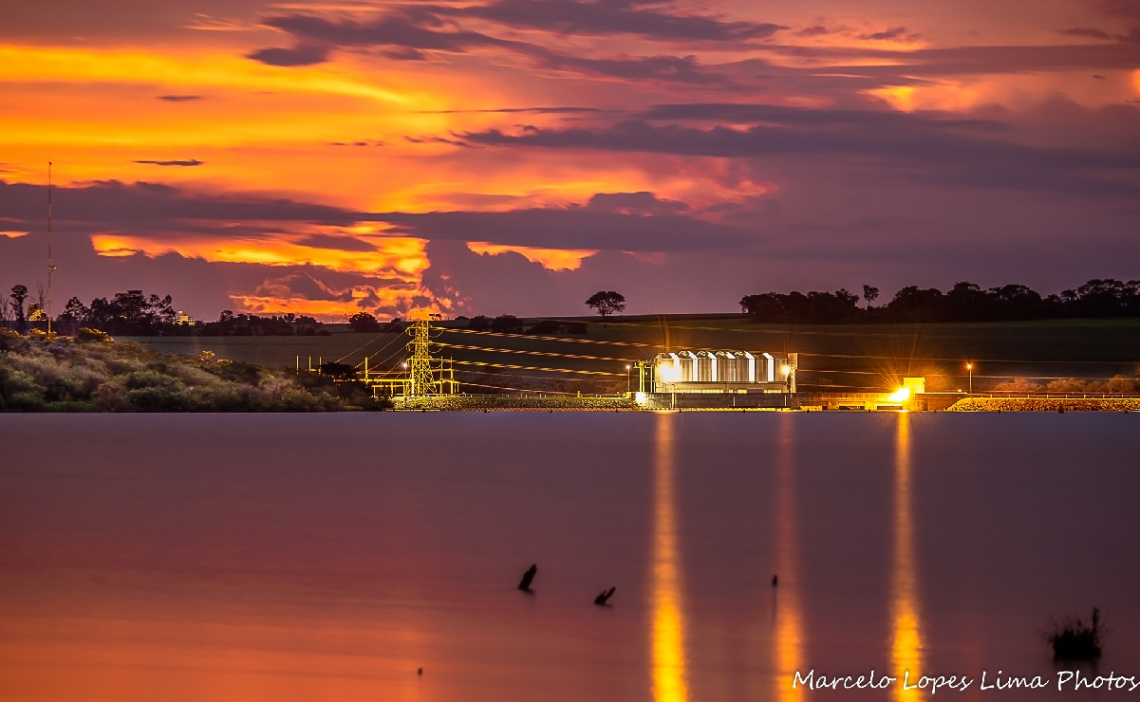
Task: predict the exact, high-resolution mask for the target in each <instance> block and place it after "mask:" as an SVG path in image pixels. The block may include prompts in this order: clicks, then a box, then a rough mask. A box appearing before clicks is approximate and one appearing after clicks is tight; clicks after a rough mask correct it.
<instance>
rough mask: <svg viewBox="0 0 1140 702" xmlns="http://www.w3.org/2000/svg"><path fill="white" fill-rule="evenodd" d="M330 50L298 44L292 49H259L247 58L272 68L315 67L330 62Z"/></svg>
mask: <svg viewBox="0 0 1140 702" xmlns="http://www.w3.org/2000/svg"><path fill="white" fill-rule="evenodd" d="M328 56H329V49H328V47H326V46H318V45H316V44H298V45H297V46H294V47H293V48H291V49H280V48H273V49H259V50H257V51H254V52H252V53H248V54H246V55H245V57H246V58H249V59H253V60H254V61H260V62H261V63H264V64H267V65H270V66H282V67H288V68H292V67H296V66H313V65H315V64H318V63H324V62H325V61H328Z"/></svg>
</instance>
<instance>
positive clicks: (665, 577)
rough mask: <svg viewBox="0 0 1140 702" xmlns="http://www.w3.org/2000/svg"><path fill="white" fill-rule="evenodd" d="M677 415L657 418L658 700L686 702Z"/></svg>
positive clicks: (655, 631) (655, 678) (654, 581)
mask: <svg viewBox="0 0 1140 702" xmlns="http://www.w3.org/2000/svg"><path fill="white" fill-rule="evenodd" d="M675 417H676V415H674V414H671V413H670V414H666V413H664V412H661V413H658V414H657V430H656V432H657V435H656V441H655V446H654V449H655V462H654V484H655V490H654V501H655V509H654V518H653V574H652V578H651V582H652V585H651V587H652V588H653V630H652V631H651V632H650V640H651V647H652V652H651V653H652V663H651V665H652V669H651V671H650V673H651V677H652V680H653V699H654V700H655V701H656V702H684V701H685V700H688V698H689V691H688V682H687V680H686V674H685V617H684V610H683V609H682V603H681V585H682V583H681V575H680V571H681V566H680V558H679V556H678V553H677V514H676V499H675V495H674V490H673V488H674V482H675V472H676V471H675V467H674V454H673V451H674V447H673V429H674V427H673V424H674V422H676V419H675Z"/></svg>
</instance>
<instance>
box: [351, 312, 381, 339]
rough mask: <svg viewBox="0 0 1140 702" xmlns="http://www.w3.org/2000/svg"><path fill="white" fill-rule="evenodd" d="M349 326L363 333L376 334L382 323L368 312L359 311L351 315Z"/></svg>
mask: <svg viewBox="0 0 1140 702" xmlns="http://www.w3.org/2000/svg"><path fill="white" fill-rule="evenodd" d="M348 326H349V328H350V329H352V331H354V332H358V333H361V334H375V333H377V332H379V331H380V323H379V322H377V321H376V318H375V317H373V316H372V315H370V314H368V313H367V312H357V313H356V314H354V315H352V316H351V317H349V318H348Z"/></svg>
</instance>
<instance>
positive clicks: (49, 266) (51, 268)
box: [47, 161, 55, 337]
mask: <svg viewBox="0 0 1140 702" xmlns="http://www.w3.org/2000/svg"><path fill="white" fill-rule="evenodd" d="M47 234H48V236H47V239H48V241H47V245H48V251H47V254H48V257H47V333H48V336H49V337H50V336H51V274H52V271H54V270H55V265H54V264H53V263H52V260H51V161H48V232H47Z"/></svg>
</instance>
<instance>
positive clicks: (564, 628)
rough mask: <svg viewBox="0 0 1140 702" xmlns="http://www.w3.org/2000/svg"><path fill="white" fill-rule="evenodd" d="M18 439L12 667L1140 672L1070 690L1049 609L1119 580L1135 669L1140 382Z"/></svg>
mask: <svg viewBox="0 0 1140 702" xmlns="http://www.w3.org/2000/svg"><path fill="white" fill-rule="evenodd" d="M0 450H2V453H0V700H122V701H132V702H133V701H136V700H137V701H140V702H141V701H143V700H147V701H149V700H167V701H180V700H187V701H189V700H195V701H196V700H202V701H211V702H230V701H233V702H237V701H243V702H244V701H247V700H272V701H275V702H276V701H282V702H288V701H292V700H329V701H334V700H335V701H338V702H339V701H341V700H420V701H424V702H429V701H437V700H438V701H450V700H464V701H465V700H474V701H477V702H478V701H482V700H488V701H490V700H495V701H502V700H508V701H509V700H622V701H625V700H631V701H638V700H662V701H666V700H667V701H670V702H673V701H680V700H692V701H694V702H698V701H703V700H783V699H826V698H836V699H853V700H855V699H929V698H930V696H929V694H923V692H922V691H920V690H909V691H908V690H903V689H902V684H901V681H899V682H895V683H893V684H891V685H890V686H889V687H888V688H887V689H885V690H876V691H869V690H868V691H863V692H853V691H846V692H845V691H842V690H840V691H836V692H831V691H817V692H814V693H808V694H805V693H804V692H803V690H802V689H796V690H793V689H792V687H791V682H792V679H793V676H794V673H795V672H796V671H800V672H802V673H803V674H805V675H806V674H807V672H808V671H810V670H813V669H814V670H815V672H816V675H817V676H818V675H820V674H823V675H827V676H832V675H845V674H854V675H859V674H868V673H870V672H871V670H872V669H873V670H874V671H875V674H876V677H878V676H881V675H884V674H887V675H891V676H897V677H900V678H901V677H902V671H904V670H910V671H911V682H912V683H913V682H914V680H915V678H917V677H918V676H920V675H923V674H925V675H943V676H950V675H965V676H966V677H968V678H971V679H973V683H972V685H971V686H970V687H969V688H968V689H967V691H966V692H964V693H961V692H956V691H953V690H949V689H945V688H944V689H941V690H939V691H938V693H937V695H936V696H935V697H934V698H933V699H951V700H967V699H996V700H1015V699H1027V700H1033V699H1040V700H1048V699H1089V700H1092V699H1096V700H1103V699H1121V700H1127V699H1140V687H1138V688H1137V689H1136V690H1135V691H1133V692H1131V693H1128V692H1121V691H1114V692H1109V691H1106V690H1104V689H1103V687H1102V689H1101V690H1099V691H1089V690H1082V691H1079V692H1073V691H1072V689H1071V688H1072V687H1073V681H1072V680H1070V682H1069V683H1068V684H1067V686H1066V691H1065V692H1062V693H1058V692H1057V691H1056V681H1057V671H1058V669H1060V670H1075V668H1073V667H1072V666H1068V665H1061V666H1060V667H1059V668H1058V666H1057V665H1055V664H1054V662H1053V661H1052V659H1051V653H1050V652H1049V650H1048V648H1047V646H1046V645H1045V644H1044V643H1043V642H1042V641H1041V639H1040V638H1039V636H1038V633H1037V632H1038V630H1039V629H1042V628H1044V627H1045V625H1046V623H1047V621H1048V619H1049V617H1050V616H1054V617H1058V618H1059V617H1061V616H1064V615H1067V614H1081V615H1083V616H1086V617H1087V615H1088V611H1089V610H1091V608H1092V607H1093V606H1094V605H1096V606H1099V607H1100V608H1101V611H1102V612H1103V616H1104V619H1105V621H1106V623H1107V625H1108V626H1109V627H1110V629H1111V631H1110V632H1109V633H1108V635H1107V637H1106V641H1105V651H1106V652H1105V655H1104V657H1103V658H1102V659H1101V660H1100V662H1099V664H1098V665H1097V667H1096V669H1095V671H1094V670H1093V669H1092V668H1088V667H1086V668H1083V669H1081V674H1082V675H1084V676H1086V679H1088V678H1095V676H1096V675H1107V674H1108V673H1109V672H1115V673H1116V674H1123V675H1126V676H1137V678H1140V597H1138V595H1137V593H1138V592H1140V460H1138V457H1140V415H1138V414H1128V415H1124V414H1097V415H1087V414H1086V415H1080V414H1065V415H1052V414H1036V415H1014V414H1001V415H993V414H986V415H954V414H917V415H905V414H901V415H895V414H882V413H880V414H868V413H850V414H847V413H843V414H839V413H834V414H832V413H820V414H773V413H750V414H706V413H685V414H651V413H621V414H613V413H581V414H566V413H555V414H546V413H490V414H483V413H475V414H469V413H455V414H414V413H413V414H379V415H377V414H338V415H173V414H166V415H10V414H9V415H4V416H0ZM532 562H536V563H537V564H538V567H539V571H538V576H537V577H536V579H535V585H534V587H535V592H534V593H533V594H526V593H522V592H519V591H517V590H515V589H514V586H515V584H516V583H517V582H518V579H519V577H520V576H521V574H522V572H523V571H524V570H525V569H526V568H527V567H528V566H529V565H530V564H531V563H532ZM773 573H778V574H779V586H778V587H776V588H773V587H772V586H771V584H770V581H771V578H772V575H773ZM609 586H616V587H617V590H616V594H615V595H614V597H613V599H612V600H611V603H612V606H611V607H605V608H602V607H596V606H594V605H593V604H592V602H593V599H594V597H595V596H596V595H597V594H598V593H599V592H600V591H601V590H602V589H604V588H607V587H609ZM420 667H422V668H423V669H424V670H423V675H422V676H419V675H417V673H416V671H417V668H420ZM999 671H1001V673H1000V677H999ZM983 672H985V673H986V675H987V681H986V684H987V685H993V684H994V679H995V677H999V679H1000V680H1005V679H1008V678H1009V677H1010V676H1019V677H1032V676H1034V675H1040V676H1042V680H1043V681H1044V682H1046V683H1048V685H1049V687H1048V688H1047V689H1044V690H1037V691H1025V690H1020V691H1019V690H1011V691H1002V690H998V689H991V690H981V689H980V688H981V675H982V673H983Z"/></svg>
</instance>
